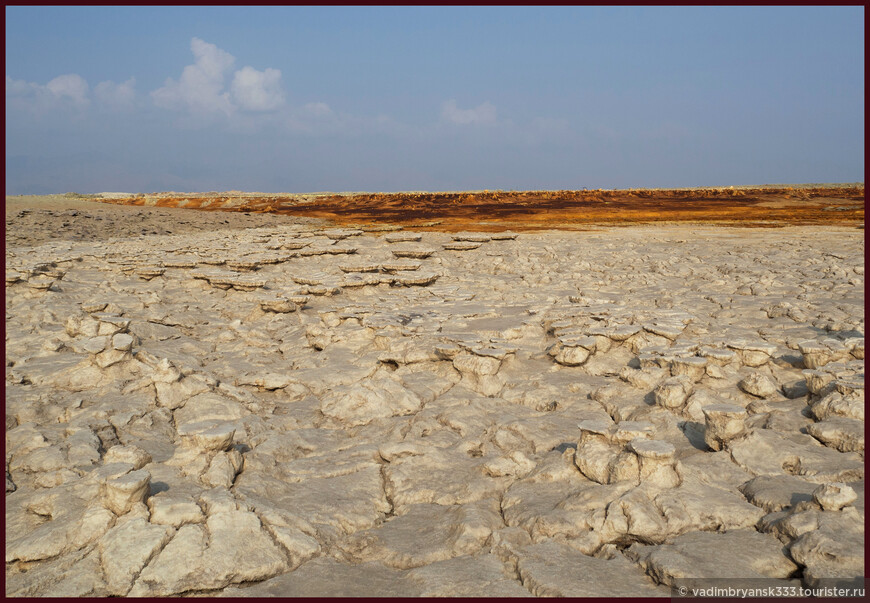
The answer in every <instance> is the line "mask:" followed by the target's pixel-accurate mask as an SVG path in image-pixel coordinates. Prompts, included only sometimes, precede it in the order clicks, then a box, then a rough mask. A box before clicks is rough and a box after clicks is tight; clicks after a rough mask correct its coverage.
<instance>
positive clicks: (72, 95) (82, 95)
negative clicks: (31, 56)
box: [45, 73, 91, 106]
mask: <svg viewBox="0 0 870 603" xmlns="http://www.w3.org/2000/svg"><path fill="white" fill-rule="evenodd" d="M45 87H46V89H47V90H48V91H49V92H51V93H52V94H54V95H55V96H56V97H58V98H69V99H70V100H72V102H73V103H75V104H76V105H79V106H85V105H87V104H88V103H90V102H91V101H90V99H88V83H87V82H86V81H85V79H84V78H83V77H82V76H80V75H76V74H75V73H68V74H66V75H59V76H57V77H56V78H54V79H53V80H51V81H50V82H48V83H47V84H46V85H45Z"/></svg>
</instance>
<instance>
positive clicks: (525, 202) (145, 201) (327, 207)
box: [106, 186, 864, 232]
mask: <svg viewBox="0 0 870 603" xmlns="http://www.w3.org/2000/svg"><path fill="white" fill-rule="evenodd" d="M106 202H109V203H117V204H121V205H138V206H141V205H152V206H157V207H184V208H189V209H199V210H208V211H234V212H255V213H277V214H282V215H294V216H300V217H309V218H322V219H326V220H330V221H332V222H333V223H335V224H336V225H341V226H348V225H380V224H394V225H400V226H404V227H418V228H426V229H432V230H441V231H447V232H456V231H461V230H482V231H501V230H508V229H510V230H517V231H529V230H543V229H554V228H559V229H580V228H585V227H589V226H595V225H608V226H618V225H629V224H642V223H656V222H671V223H673V222H691V223H704V224H718V225H722V226H746V227H779V226H785V225H816V224H819V225H846V226H857V227H859V228H863V222H864V187H863V186H860V187H840V188H833V187H827V188H825V187H821V188H754V189H753V188H741V189H691V190H688V189H680V190H661V189H660V190H647V189H637V190H634V189H632V190H589V191H586V190H584V191H528V192H515V191H511V192H503V191H484V192H468V193H371V194H368V193H364V194H346V195H330V194H326V195H304V196H303V195H287V196H281V195H263V196H258V195H234V194H231V193H199V194H191V195H184V196H175V195H172V194H170V195H149V196H146V197H136V198H128V199H108V200H106Z"/></svg>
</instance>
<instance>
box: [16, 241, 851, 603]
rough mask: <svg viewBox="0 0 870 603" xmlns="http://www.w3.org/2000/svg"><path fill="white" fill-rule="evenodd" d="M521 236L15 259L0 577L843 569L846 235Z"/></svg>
mask: <svg viewBox="0 0 870 603" xmlns="http://www.w3.org/2000/svg"><path fill="white" fill-rule="evenodd" d="M417 235H420V236H419V239H418V237H417ZM512 236H513V237H514V238H498V237H495V236H491V235H490V234H487V235H475V234H474V233H463V234H462V235H461V236H459V238H457V236H455V235H454V236H451V235H448V234H442V233H432V232H426V233H422V234H421V233H414V234H413V235H412V236H407V235H406V234H405V233H392V234H387V235H383V234H382V233H379V232H363V231H361V230H350V229H332V230H317V229H316V228H312V226H311V225H310V224H306V225H305V226H304V227H302V226H295V225H292V224H281V225H278V226H274V227H263V228H257V229H248V230H234V231H221V232H200V233H193V234H187V235H184V236H152V237H148V238H147V239H144V240H142V239H140V240H136V239H114V240H111V241H108V242H87V243H77V242H60V243H45V244H42V245H38V246H35V247H12V248H9V249H7V259H6V262H7V279H6V282H7V289H6V328H7V341H6V358H7V369H6V375H7V377H6V379H7V380H6V390H7V397H6V404H7V413H6V417H7V419H6V421H7V423H6V430H7V457H6V483H7V498H6V506H7V529H6V551H7V570H6V589H7V591H6V592H7V594H8V595H12V596H27V595H30V596H62V595H66V596H85V595H94V596H108V595H122V596H123V595H131V596H160V595H175V594H194V593H207V594H226V595H232V596H262V595H267V594H269V595H287V596H301V595H312V596H317V595H336V596H340V595H350V594H366V595H371V596H388V595H399V594H401V595H420V596H451V595H465V596H493V595H498V596H526V595H529V594H532V595H536V596H544V595H556V596H591V595H601V596H618V595H619V596H632V595H638V596H656V595H661V596H669V595H670V590H669V585H671V584H674V583H675V581H676V580H682V579H685V578H710V577H717V576H718V575H719V573H721V570H720V568H721V567H725V566H727V568H729V571H730V572H731V573H737V574H739V576H730V575H729V576H728V577H738V578H747V579H750V578H758V577H765V578H770V579H771V580H774V581H778V582H775V583H781V584H783V585H794V584H799V583H803V584H804V585H805V586H818V585H825V584H828V583H831V582H832V581H835V580H838V579H848V578H852V577H855V576H860V575H862V574H863V558H864V551H863V537H864V530H863V522H864V497H863V479H864V473H863V460H864V452H863V449H864V440H863V421H864V412H863V409H864V390H863V379H864V365H863V353H864V342H863V336H864V310H863V308H864V296H863V239H862V236H861V233H860V231H855V230H849V229H836V228H820V227H813V228H786V229H781V230H764V231H756V230H750V229H727V228H707V229H705V228H698V227H630V228H618V229H608V230H601V231H596V232H580V233H577V232H575V233H567V232H545V233H536V234H520V235H512ZM345 239H348V240H349V241H352V242H353V246H351V245H349V244H348V241H345ZM454 240H458V241H461V242H463V243H464V242H471V243H473V244H474V245H479V247H477V248H474V249H472V248H471V247H472V245H459V246H458V247H462V248H463V251H461V252H460V253H457V252H456V251H451V250H450V249H449V248H450V247H451V246H453V247H457V245H455V244H454V243H452V241H454ZM412 245H416V246H417V247H412ZM445 245H446V246H447V248H445ZM268 249H285V250H299V251H305V250H307V252H306V253H299V251H288V252H286V253H283V255H282V254H279V253H275V252H271V253H272V255H268V256H267V252H266V250H268ZM397 249H398V250H399V252H400V254H401V253H402V249H406V250H408V249H410V250H412V251H411V253H412V257H413V255H416V257H414V259H413V261H410V260H407V259H396V258H395V255H396V254H395V251H396V250H397ZM415 250H425V251H424V253H416V251H415ZM427 253H428V255H427ZM423 256H425V257H423ZM264 258H265V260H264ZM348 268H349V269H350V272H348ZM362 269H364V270H365V271H363V272H357V271H358V270H362ZM353 274H356V276H353V278H350V277H351V276H352V275H353ZM397 275H398V276H397ZM403 275H407V276H403ZM412 275H413V276H412ZM373 277H375V278H373ZM436 279H437V280H436ZM46 283H47V286H46ZM578 567H579V568H582V571H578V569H577V568H578Z"/></svg>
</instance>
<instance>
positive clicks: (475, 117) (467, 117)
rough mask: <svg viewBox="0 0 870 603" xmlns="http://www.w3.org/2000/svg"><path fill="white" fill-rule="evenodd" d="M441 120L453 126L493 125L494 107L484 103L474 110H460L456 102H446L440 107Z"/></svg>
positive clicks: (494, 117)
mask: <svg viewBox="0 0 870 603" xmlns="http://www.w3.org/2000/svg"><path fill="white" fill-rule="evenodd" d="M441 118H442V119H443V120H444V121H446V122H449V123H454V124H494V123H495V120H496V109H495V105H493V104H492V103H490V102H485V103H482V104H480V105H478V106H477V107H475V108H474V109H460V108H459V107H457V106H456V101H455V100H453V99H450V100H448V101H447V102H445V103H444V104H443V105H442V106H441Z"/></svg>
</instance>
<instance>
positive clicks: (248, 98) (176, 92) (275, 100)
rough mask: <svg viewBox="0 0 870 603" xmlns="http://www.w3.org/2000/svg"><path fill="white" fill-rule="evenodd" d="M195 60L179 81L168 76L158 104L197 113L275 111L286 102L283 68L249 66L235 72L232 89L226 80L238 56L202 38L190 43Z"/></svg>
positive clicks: (156, 100)
mask: <svg viewBox="0 0 870 603" xmlns="http://www.w3.org/2000/svg"><path fill="white" fill-rule="evenodd" d="M190 50H191V51H192V52H193V56H194V63H193V65H188V66H187V67H185V68H184V70H183V71H182V73H181V77H180V78H179V79H178V81H175V80H174V79H172V78H168V79H167V80H166V83H165V84H164V85H163V87H162V88H159V89H157V90H154V91H153V92H152V93H151V98H152V99H153V100H154V103H155V104H156V105H157V106H158V107H163V108H164V109H172V110H177V111H178V110H187V111H189V112H191V113H194V114H197V115H209V114H218V113H223V114H224V115H227V116H229V115H232V114H233V113H235V112H236V111H237V110H239V109H241V110H243V111H273V110H275V109H278V108H279V107H281V106H283V105H284V91H283V90H282V89H281V71H279V70H278V69H272V68H267V69H266V70H265V71H258V70H257V69H254V68H253V67H249V66H245V67H243V68H242V69H239V70H238V71H236V72H234V73H232V79H231V81H230V85H229V88H228V89H227V88H225V86H224V82H225V81H226V80H227V79H228V77H229V76H230V73H231V72H232V68H233V64H234V63H235V60H236V59H235V57H233V55H231V54H229V53H228V52H225V51H223V50H221V49H220V48H218V47H217V46H215V45H214V44H209V43H208V42H204V41H203V40H200V39H199V38H193V39H192V40H191V42H190Z"/></svg>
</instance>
